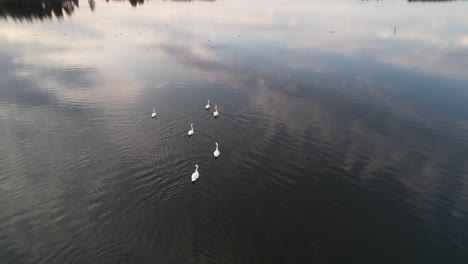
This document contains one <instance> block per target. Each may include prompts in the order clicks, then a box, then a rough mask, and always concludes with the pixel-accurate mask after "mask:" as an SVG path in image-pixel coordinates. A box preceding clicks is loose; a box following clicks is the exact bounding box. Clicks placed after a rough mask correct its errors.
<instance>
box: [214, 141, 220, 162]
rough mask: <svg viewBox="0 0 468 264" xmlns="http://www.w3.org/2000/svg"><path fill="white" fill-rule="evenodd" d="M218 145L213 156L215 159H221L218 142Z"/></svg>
mask: <svg viewBox="0 0 468 264" xmlns="http://www.w3.org/2000/svg"><path fill="white" fill-rule="evenodd" d="M215 144H216V150H215V151H214V152H213V155H214V157H215V158H217V157H219V155H221V152H219V150H218V142H216V143H215Z"/></svg>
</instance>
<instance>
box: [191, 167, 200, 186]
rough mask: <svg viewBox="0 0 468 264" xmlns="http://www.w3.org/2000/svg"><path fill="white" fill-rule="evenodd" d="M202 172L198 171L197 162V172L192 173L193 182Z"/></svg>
mask: <svg viewBox="0 0 468 264" xmlns="http://www.w3.org/2000/svg"><path fill="white" fill-rule="evenodd" d="M199 176H200V174H199V173H198V164H195V172H194V173H192V183H193V182H195V181H196V180H197V179H198V177H199Z"/></svg>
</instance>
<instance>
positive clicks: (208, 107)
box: [205, 99, 210, 110]
mask: <svg viewBox="0 0 468 264" xmlns="http://www.w3.org/2000/svg"><path fill="white" fill-rule="evenodd" d="M205 109H206V110H208V109H210V100H209V99H208V103H207V104H206V105H205Z"/></svg>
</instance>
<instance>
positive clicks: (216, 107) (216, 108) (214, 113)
mask: <svg viewBox="0 0 468 264" xmlns="http://www.w3.org/2000/svg"><path fill="white" fill-rule="evenodd" d="M215 110H216V111H214V112H213V116H214V117H217V116H218V115H219V113H218V106H217V105H215Z"/></svg>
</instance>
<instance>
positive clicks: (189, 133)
mask: <svg viewBox="0 0 468 264" xmlns="http://www.w3.org/2000/svg"><path fill="white" fill-rule="evenodd" d="M190 128H191V129H190V130H189V131H188V133H187V134H188V135H189V136H191V135H193V134H194V133H195V130H193V123H191V124H190Z"/></svg>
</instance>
